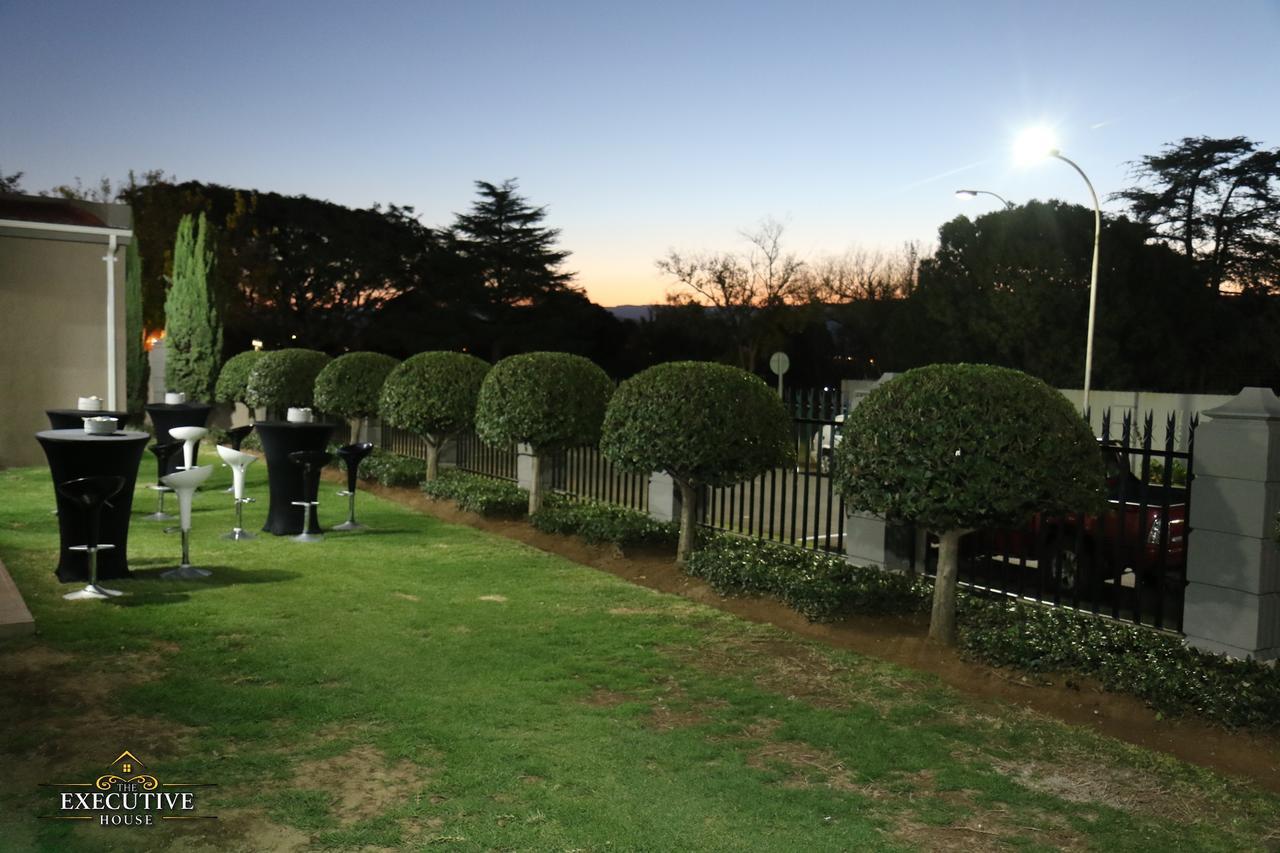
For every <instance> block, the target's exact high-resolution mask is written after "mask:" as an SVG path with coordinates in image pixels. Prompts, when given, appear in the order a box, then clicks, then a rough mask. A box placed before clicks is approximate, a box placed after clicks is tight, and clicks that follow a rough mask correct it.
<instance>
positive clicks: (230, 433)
mask: <svg viewBox="0 0 1280 853" xmlns="http://www.w3.org/2000/svg"><path fill="white" fill-rule="evenodd" d="M251 432H253V424H249V425H248V426H238V427H232V428H231V429H229V430H227V444H229V445H231V449H232V450H239V449H240V445H241V443H243V442H244V440H245V439H246V438H248V437H249V433H251Z"/></svg>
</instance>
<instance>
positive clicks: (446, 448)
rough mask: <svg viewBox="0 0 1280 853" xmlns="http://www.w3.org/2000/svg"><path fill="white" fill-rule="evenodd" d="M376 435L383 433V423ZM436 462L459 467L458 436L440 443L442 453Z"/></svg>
mask: <svg viewBox="0 0 1280 853" xmlns="http://www.w3.org/2000/svg"><path fill="white" fill-rule="evenodd" d="M375 435H379V436H381V435H382V429H381V425H379V429H378V432H377V433H375ZM371 440H372V439H371ZM436 463H437V464H438V465H439V466H440V467H441V468H457V467H458V437H457V436H454V437H453V438H450V439H448V440H447V441H445V443H444V444H442V445H440V453H439V456H437V457H436Z"/></svg>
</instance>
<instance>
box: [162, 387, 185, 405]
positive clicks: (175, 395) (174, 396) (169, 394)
mask: <svg viewBox="0 0 1280 853" xmlns="http://www.w3.org/2000/svg"><path fill="white" fill-rule="evenodd" d="M185 402H187V395H186V394H184V393H182V392H181V391H166V392H165V393H164V404H165V405H166V406H177V405H180V404H182V403H185Z"/></svg>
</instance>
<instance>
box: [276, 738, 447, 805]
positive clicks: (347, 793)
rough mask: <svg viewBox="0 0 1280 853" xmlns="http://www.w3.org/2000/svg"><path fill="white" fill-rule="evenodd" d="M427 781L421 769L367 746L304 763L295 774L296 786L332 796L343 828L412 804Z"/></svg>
mask: <svg viewBox="0 0 1280 853" xmlns="http://www.w3.org/2000/svg"><path fill="white" fill-rule="evenodd" d="M426 781H427V773H426V772H425V771H423V769H422V768H419V767H418V766H416V765H414V764H413V763H411V762H409V761H403V760H402V761H396V762H388V761H387V758H386V756H385V755H384V754H383V753H382V752H381V751H380V750H378V749H376V748H375V747H373V746H369V745H367V744H362V745H360V746H356V747H353V748H351V749H349V750H347V751H346V752H344V753H342V754H341V755H335V756H333V757H330V758H322V759H316V760H313V761H305V762H302V763H301V764H299V765H298V766H297V769H296V771H295V775H294V785H295V786H296V787H298V788H319V789H323V790H326V791H329V792H330V793H331V794H332V795H333V798H334V804H333V813H334V816H335V817H337V819H338V821H339V822H340V823H342V824H343V825H348V824H352V823H355V822H356V821H360V820H365V819H367V818H371V817H376V816H378V815H380V814H382V813H383V812H385V811H386V810H387V809H389V808H391V807H392V806H395V805H398V804H400V803H407V802H410V801H412V800H413V799H414V798H415V797H416V796H417V795H418V794H419V793H420V792H421V790H422V787H423V786H424V785H425V784H426Z"/></svg>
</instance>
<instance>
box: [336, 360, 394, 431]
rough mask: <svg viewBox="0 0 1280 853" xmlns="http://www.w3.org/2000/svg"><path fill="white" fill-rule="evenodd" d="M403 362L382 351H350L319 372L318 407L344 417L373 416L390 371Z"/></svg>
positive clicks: (375, 413)
mask: <svg viewBox="0 0 1280 853" xmlns="http://www.w3.org/2000/svg"><path fill="white" fill-rule="evenodd" d="M399 363H400V362H399V361H397V360H396V359H394V358H392V357H391V356H389V355H383V354H382V353H380V352H349V353H346V354H345V355H340V356H338V357H337V358H335V359H334V360H333V361H331V362H329V363H328V364H326V365H325V366H324V369H323V370H321V371H320V373H318V374H317V375H316V386H315V403H316V408H317V409H319V410H320V411H322V412H326V413H328V414H331V415H337V416H338V417H341V418H372V417H374V416H376V415H377V414H378V400H379V398H380V397H381V395H382V385H383V383H384V382H386V380H387V374H389V373H391V371H392V370H393V369H395V367H396V365H398V364H399Z"/></svg>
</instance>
